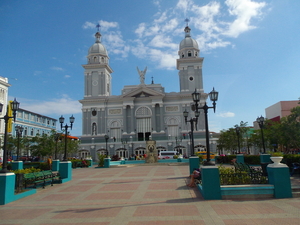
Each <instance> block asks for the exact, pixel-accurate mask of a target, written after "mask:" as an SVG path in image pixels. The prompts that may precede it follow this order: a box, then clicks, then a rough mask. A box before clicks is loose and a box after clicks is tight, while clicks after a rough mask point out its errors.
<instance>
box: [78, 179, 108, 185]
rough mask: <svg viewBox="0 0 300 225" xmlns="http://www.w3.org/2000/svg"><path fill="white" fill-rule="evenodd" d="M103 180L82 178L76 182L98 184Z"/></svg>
mask: <svg viewBox="0 0 300 225" xmlns="http://www.w3.org/2000/svg"><path fill="white" fill-rule="evenodd" d="M103 181H104V180H98V179H97V180H95V179H93V180H83V181H80V182H78V184H100V183H102V182H103Z"/></svg>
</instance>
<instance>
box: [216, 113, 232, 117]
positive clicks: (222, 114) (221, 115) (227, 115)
mask: <svg viewBox="0 0 300 225" xmlns="http://www.w3.org/2000/svg"><path fill="white" fill-rule="evenodd" d="M218 116H219V117H224V118H227V117H235V113H233V112H222V113H219V114H218Z"/></svg>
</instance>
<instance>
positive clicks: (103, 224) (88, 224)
mask: <svg viewBox="0 0 300 225" xmlns="http://www.w3.org/2000/svg"><path fill="white" fill-rule="evenodd" d="M71 224H81V225H83V224H84V225H109V224H110V222H96V223H93V222H91V223H87V222H84V223H83V222H78V223H74V222H72V223H59V225H71ZM40 225H53V223H41V224H40Z"/></svg>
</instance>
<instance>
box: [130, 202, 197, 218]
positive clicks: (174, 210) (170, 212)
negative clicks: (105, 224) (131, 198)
mask: <svg viewBox="0 0 300 225" xmlns="http://www.w3.org/2000/svg"><path fill="white" fill-rule="evenodd" d="M184 208H186V209H188V210H183V206H181V205H177V206H176V205H166V206H138V207H137V209H136V210H135V212H134V214H133V216H134V217H149V216H199V214H200V213H199V211H198V209H197V207H196V206H195V205H185V206H184Z"/></svg>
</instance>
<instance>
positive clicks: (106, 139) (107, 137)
mask: <svg viewBox="0 0 300 225" xmlns="http://www.w3.org/2000/svg"><path fill="white" fill-rule="evenodd" d="M104 138H105V148H106V154H107V157H108V149H107V141H108V139H109V136H108V135H107V134H105V135H104Z"/></svg>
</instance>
